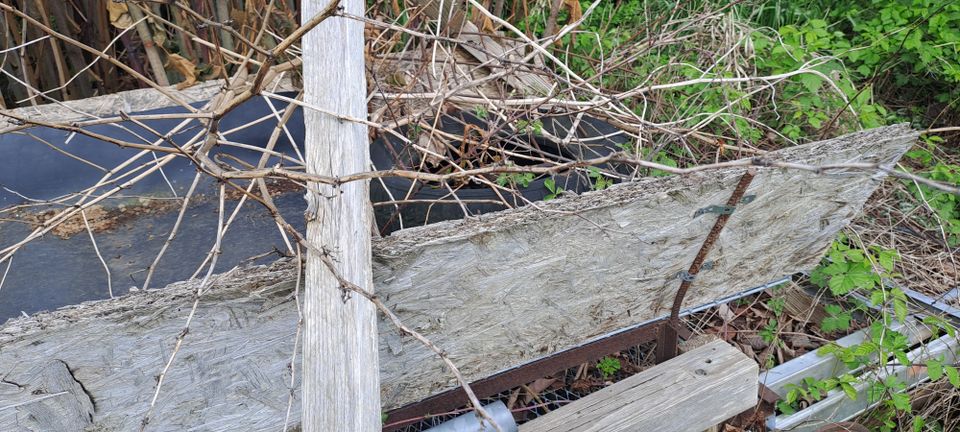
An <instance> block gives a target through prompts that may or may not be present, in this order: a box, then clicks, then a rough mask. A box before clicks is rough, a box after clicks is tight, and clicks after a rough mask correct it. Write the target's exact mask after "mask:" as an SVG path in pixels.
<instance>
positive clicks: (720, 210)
mask: <svg viewBox="0 0 960 432" xmlns="http://www.w3.org/2000/svg"><path fill="white" fill-rule="evenodd" d="M734 210H736V207H731V206H725V205H712V206H709V207H704V208H702V209H700V210H697V212H696V213H694V214H693V217H694V218H698V217H700V216H703V215H705V214H707V213H716V214H718V215H728V214H733V211H734Z"/></svg>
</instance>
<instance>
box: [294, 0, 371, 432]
mask: <svg viewBox="0 0 960 432" xmlns="http://www.w3.org/2000/svg"><path fill="white" fill-rule="evenodd" d="M334 1H338V0H306V1H303V2H301V4H300V7H301V16H303V17H304V20H309V19H310V18H311V17H313V16H315V15H318V14H320V13H321V12H322V11H324V10H325V9H326V8H328V7H330V6H329V5H330V4H331V2H334ZM335 6H339V7H340V8H343V10H345V11H346V12H347V13H351V14H355V15H363V10H364V2H363V0H339V2H338V3H337V4H335ZM363 44H364V39H363V23H361V22H359V21H355V20H351V19H346V18H342V17H334V18H330V19H327V20H324V22H322V23H320V24H319V25H318V26H317V28H315V29H314V30H313V31H311V32H309V33H307V34H306V35H305V36H304V38H303V58H304V62H303V90H304V93H303V95H304V96H303V98H304V102H306V103H308V104H310V105H311V106H317V107H321V108H323V109H325V110H328V111H329V112H333V113H336V114H338V115H345V116H350V117H353V118H364V117H365V116H366V115H367V102H366V96H367V81H366V80H365V79H364V78H365V75H364V69H363V67H364V52H363ZM304 125H305V126H306V135H305V143H304V147H305V150H306V168H307V172H308V173H314V174H320V175H325V176H343V175H347V174H350V173H355V172H360V171H363V170H365V169H366V168H367V167H368V166H369V165H370V137H369V136H367V126H366V125H363V124H361V123H357V122H345V121H343V120H342V119H340V118H338V117H334V116H331V115H328V114H325V113H321V112H318V111H315V110H306V111H305V112H304ZM308 186H309V189H310V191H309V192H308V193H307V202H308V207H307V213H308V216H307V240H308V241H309V242H310V244H312V245H315V246H317V247H325V248H328V250H331V251H335V252H334V254H335V257H336V260H335V261H336V262H335V265H336V272H337V274H334V273H333V271H332V270H331V269H330V268H328V267H326V266H325V265H324V262H323V260H322V258H321V253H322V252H321V251H320V250H318V249H310V250H308V251H307V265H306V271H305V282H306V283H305V290H304V296H303V298H304V300H303V305H304V307H303V312H304V314H303V315H304V316H303V319H304V333H303V386H302V387H303V391H302V395H301V396H302V400H303V407H302V410H301V411H302V415H301V418H302V425H303V431H304V432H319V431H330V430H349V431H358V432H372V431H377V430H380V427H381V426H382V419H381V418H380V367H379V363H378V359H377V356H378V352H377V309H376V308H375V307H374V305H373V304H372V303H370V302H369V301H367V299H366V298H363V297H361V296H359V295H354V296H352V297H351V298H349V299H344V298H343V293H342V292H341V291H340V286H341V285H340V282H339V280H340V279H339V278H341V277H342V278H345V279H346V280H349V281H351V282H352V283H354V284H356V285H357V286H358V287H359V288H360V289H362V290H365V291H367V292H370V293H372V292H373V290H374V286H373V271H372V269H371V264H370V248H371V246H370V228H371V227H373V226H375V224H374V223H373V207H371V206H370V184H369V182H366V181H361V182H355V183H348V184H345V185H342V186H336V187H335V186H331V185H323V184H316V183H311V184H309V185H308Z"/></svg>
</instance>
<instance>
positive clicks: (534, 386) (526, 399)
mask: <svg viewBox="0 0 960 432" xmlns="http://www.w3.org/2000/svg"><path fill="white" fill-rule="evenodd" d="M556 381H557V379H556V378H540V379H538V380H536V381H534V382H532V383H530V384H528V385H526V386H525V387H526V389H527V394H526V395H524V396H523V404H524V405H526V404H528V403H530V401H532V400H533V398H535V397H537V396H539V395H540V393H541V392H543V391H544V390H546V389H548V388H550V385H551V384H553V383H555V382H556Z"/></svg>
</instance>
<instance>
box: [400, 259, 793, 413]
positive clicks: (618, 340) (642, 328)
mask: <svg viewBox="0 0 960 432" xmlns="http://www.w3.org/2000/svg"><path fill="white" fill-rule="evenodd" d="M790 278H791V277H790V276H784V277H782V278H780V279H777V280H774V281H771V282H768V283H766V284H763V285H760V286H757V287H753V288H750V289H747V290H744V291H741V292H739V293H736V294H732V295H729V296H727V297H724V298H721V299H718V300H716V301H714V302H711V303H707V304H703V305H699V306H697V307H693V308H687V309H685V310H684V311H682V312H681V313H680V316H687V315H690V314H693V313H697V312H702V311H704V310H707V309H709V308H712V307H715V306H719V305H721V304H724V303H729V302H731V301H735V300H738V299H741V298H743V297H746V296H749V295H753V294H756V293H759V292H761V291H765V290H768V289H770V288H772V287H775V286H777V285H781V284H783V283H786V282H789V281H790ZM667 317H668V316H667V315H664V316H662V317H658V318H655V319H652V320H647V321H644V322H642V323H639V324H635V325H633V326H630V327H627V328H624V329H621V330H617V331H615V332H612V333H608V334H605V335H602V336H598V337H595V338H593V339H590V340H588V341H586V342H584V343H582V344H580V345H578V346H575V347H573V348H570V349H568V350H565V351H561V352H558V353H555V354H553V355H550V356H547V357H544V358H541V359H537V360H533V361H531V362H528V363H524V364H522V365H519V366H516V367H514V368H511V369H505V370H502V371H500V372H497V373H495V374H493V375H491V376H489V377H487V378H483V379H480V380H477V381H475V382H472V383H470V387H471V388H472V389H473V391H474V393H476V394H477V397H480V398H484V397H488V396H492V395H495V394H497V393H500V392H502V391H505V390H509V389H511V388H513V387H517V386H519V385H522V384H526V383H529V382H532V381H534V380H536V379H538V378H543V377H544V376H547V375H550V374H552V373H554V372H557V371H560V370H563V369H567V368H570V367H574V366H577V365H579V364H582V363H584V362H588V361H593V360H596V359H598V358H600V357H603V356H605V355H608V354H611V353H615V352H617V351H622V350H625V349H627V348H630V347H633V346H636V345H639V344H642V343H646V342H650V341H652V340H654V339H655V338H656V336H657V334H658V327H660V326H661V325H663V323H664V322H665V321H666V319H667ZM684 333H687V334H684V335H682V336H684V337H688V334H689V331H686V332H684ZM468 403H469V401H468V400H467V398H466V395H465V394H464V392H463V390H462V389H461V388H460V387H457V388H455V389H452V390H447V391H445V392H443V393H439V394H436V395H433V396H430V397H428V398H426V399H423V400H421V401H420V402H415V403H413V404H409V405H406V406H403V407H400V408H397V409H395V410H393V411H390V412H389V413H387V420H386V422H385V423H394V422H397V421H400V420H404V419H411V421H410V422H409V423H406V424H412V423H415V422H416V421H418V420H420V419H422V418H423V417H424V416H427V415H429V414H430V413H434V414H436V413H442V412H448V411H451V410H454V409H457V408H460V407H462V406H464V405H467V404H468ZM404 426H405V424H397V425H394V426H392V427H389V428H384V429H383V432H391V431H394V430H397V429H400V428H402V427H404Z"/></svg>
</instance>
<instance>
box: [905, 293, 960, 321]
mask: <svg viewBox="0 0 960 432" xmlns="http://www.w3.org/2000/svg"><path fill="white" fill-rule="evenodd" d="M899 288H900V290H901V291H903V293H904V294H906V295H907V297H910V298H912V299H913V300H915V301H917V302H918V303H921V304H923V305H924V306H926V307H927V309H930V310H931V311H932V312H943V313H945V314H947V315H950V316H951V317H953V318H954V319H956V320H960V309H957V308H955V307H953V306H950V302H951V301H955V300H956V299H957V298H958V297H960V288H954V289H952V290H950V291H947V292H946V293H944V294H943V296H941V300H937V299H935V298H933V297H930V296H928V295H926V294H921V293H919V292H916V291H914V290H912V289H909V288H904V287H899Z"/></svg>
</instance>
